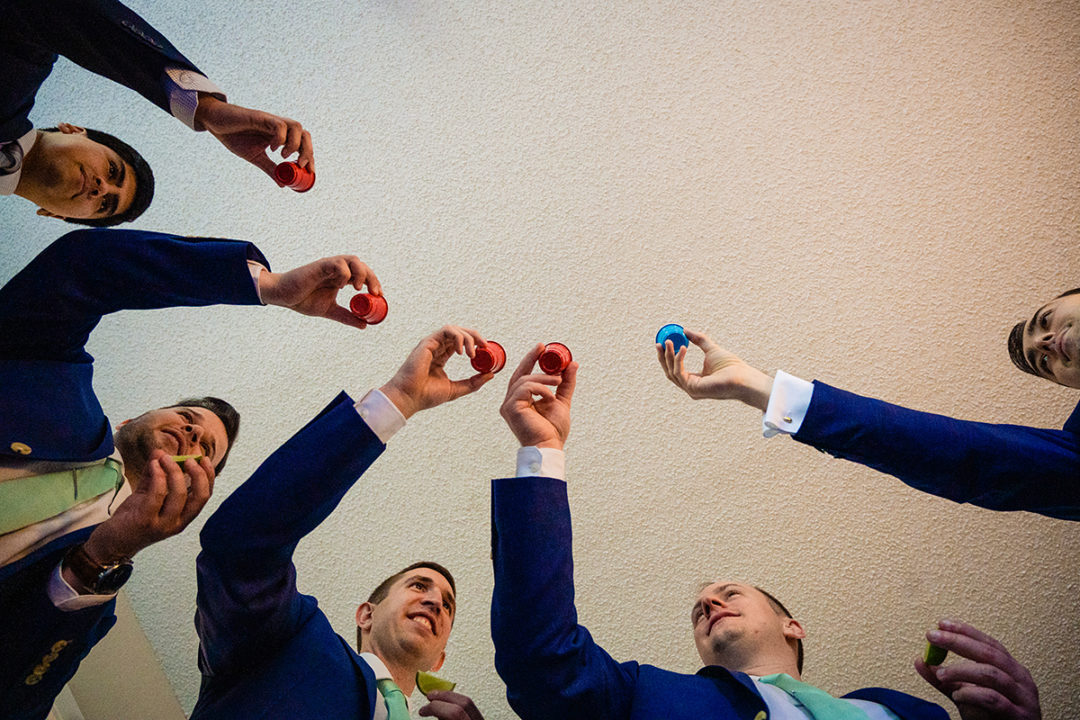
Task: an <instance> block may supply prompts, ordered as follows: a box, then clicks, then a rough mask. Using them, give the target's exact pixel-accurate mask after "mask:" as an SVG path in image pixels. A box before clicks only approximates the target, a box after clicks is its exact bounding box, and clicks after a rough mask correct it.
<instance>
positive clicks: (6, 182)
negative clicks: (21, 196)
mask: <svg viewBox="0 0 1080 720" xmlns="http://www.w3.org/2000/svg"><path fill="white" fill-rule="evenodd" d="M16 142H17V143H19V145H20V146H21V147H22V151H23V162H25V161H26V156H27V154H29V152H30V148H32V147H34V143H35V142H37V130H36V129H31V130H30V132H28V133H26V134H25V135H23V136H22V137H21V138H18V139H17V140H16ZM21 177H22V168H19V169H18V170H17V171H16V172H13V173H11V174H10V175H0V195H14V194H15V188H17V187H19V178H21Z"/></svg>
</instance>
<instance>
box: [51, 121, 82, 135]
mask: <svg viewBox="0 0 1080 720" xmlns="http://www.w3.org/2000/svg"><path fill="white" fill-rule="evenodd" d="M56 129H57V130H59V131H60V132H62V133H64V134H65V135H85V134H86V128H84V127H79V126H78V125H72V124H71V123H56Z"/></svg>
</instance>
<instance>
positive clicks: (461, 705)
mask: <svg viewBox="0 0 1080 720" xmlns="http://www.w3.org/2000/svg"><path fill="white" fill-rule="evenodd" d="M427 699H428V700H430V702H429V703H428V704H427V705H425V706H424V707H422V708H420V712H419V713H418V714H419V715H420V716H421V717H433V718H438V719H439V720H484V716H483V715H481V714H480V711H479V710H477V709H476V705H475V704H473V701H472V700H471V699H469V698H468V697H466V696H464V695H462V694H461V693H456V692H452V691H450V690H432V691H431V692H429V693H428V694H427Z"/></svg>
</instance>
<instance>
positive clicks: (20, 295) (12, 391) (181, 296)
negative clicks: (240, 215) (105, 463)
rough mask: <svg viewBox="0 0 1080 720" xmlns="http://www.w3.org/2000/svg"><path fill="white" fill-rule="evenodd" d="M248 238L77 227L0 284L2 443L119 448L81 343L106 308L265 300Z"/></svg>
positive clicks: (5, 449) (56, 456)
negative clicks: (257, 285) (254, 273)
mask: <svg viewBox="0 0 1080 720" xmlns="http://www.w3.org/2000/svg"><path fill="white" fill-rule="evenodd" d="M248 259H252V260H258V261H259V262H262V263H263V264H265V261H266V259H265V258H264V257H263V256H262V253H260V252H259V251H258V249H257V248H256V247H255V246H254V245H251V244H250V243H245V242H237V241H235V240H215V239H209V238H182V237H177V236H174V235H164V234H161V233H151V232H141V231H138V230H112V229H100V230H97V229H95V230H77V231H75V232H71V233H68V234H67V235H65V236H63V237H61V238H60V239H59V240H57V241H56V242H54V243H53V244H52V245H50V246H49V247H48V248H46V249H45V250H44V251H43V252H42V253H41V254H39V255H38V256H37V257H36V258H35V259H34V260H33V261H32V262H30V264H29V265H27V266H26V267H25V268H24V269H23V270H22V271H21V272H19V274H17V275H16V276H15V277H14V278H12V279H11V281H10V282H8V283H7V284H6V285H5V286H4V287H3V288H0V384H2V385H3V391H2V392H0V453H9V452H10V450H9V448H10V447H11V444H12V443H14V442H18V443H23V444H25V445H28V446H30V447H31V448H33V457H34V458H35V459H40V460H65V461H82V460H93V459H96V458H101V457H104V456H106V455H108V454H109V453H110V452H112V434H111V432H110V430H109V424H108V421H107V419H106V418H105V414H104V413H103V412H102V410H101V405H100V404H99V403H98V401H97V397H96V396H95V395H94V391H93V385H92V376H93V365H92V358H91V357H90V355H89V354H88V353H87V352H86V351H85V350H84V349H83V348H84V346H85V344H86V341H87V339H88V337H89V335H90V332H91V331H92V330H93V329H94V327H95V326H97V324H98V322H99V321H100V320H101V317H102V316H103V315H106V314H108V313H111V312H115V311H117V310H123V309H147V308H161V307H171V306H181V305H191V306H195V305H210V304H214V303H226V304H234V305H254V304H258V303H259V298H258V294H257V292H256V290H255V284H254V283H253V282H252V280H251V274H250V271H249V269H248V264H247V260H248Z"/></svg>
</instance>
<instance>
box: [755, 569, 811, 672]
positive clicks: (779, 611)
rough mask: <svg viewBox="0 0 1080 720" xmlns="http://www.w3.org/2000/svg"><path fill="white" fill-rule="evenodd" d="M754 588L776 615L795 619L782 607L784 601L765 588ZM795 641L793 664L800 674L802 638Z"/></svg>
mask: <svg viewBox="0 0 1080 720" xmlns="http://www.w3.org/2000/svg"><path fill="white" fill-rule="evenodd" d="M754 589H755V590H757V591H758V592H759V593H761V594H762V595H764V596H765V599H767V600H768V601H769V604H770V605H772V608H773V610H775V611H776V614H777V615H779V616H781V617H786V618H791V619H792V620H794V619H795V616H794V615H792V614H791V613H790V612H788V609H787V608H786V607H784V603H782V602H780V601H779V600H777V599H776V598H775V597H773V596H772V594H771V593H769V592H766V591H765V590H762V589H761V588H759V587H758V586H757V585H755V586H754ZM796 643H797V645H798V656H797V658H796V662H795V665H796V668H797V669H798V670H799V673H800V674H801V673H802V665H803V646H802V640H796Z"/></svg>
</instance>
